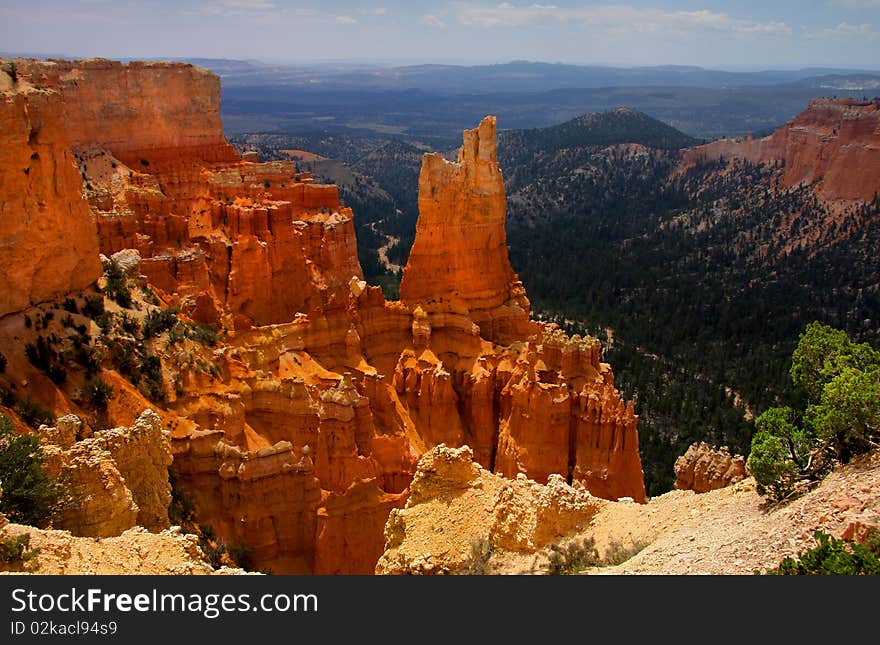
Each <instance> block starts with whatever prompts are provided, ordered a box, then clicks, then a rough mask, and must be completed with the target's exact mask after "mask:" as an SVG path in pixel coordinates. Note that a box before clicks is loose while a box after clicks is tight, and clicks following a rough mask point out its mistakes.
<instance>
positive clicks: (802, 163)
mask: <svg viewBox="0 0 880 645" xmlns="http://www.w3.org/2000/svg"><path fill="white" fill-rule="evenodd" d="M721 157H726V158H731V157H734V158H740V159H745V160H747V161H749V162H751V163H777V162H778V163H780V164H783V169H782V174H781V180H782V183H783V185H785V186H797V185H811V184H817V188H818V192H819V194H820V195H821V196H822V197H823V198H824V199H827V200H839V199H840V200H862V201H870V200H871V199H873V198H874V197H875V196H876V195H877V191H878V186H880V184H878V182H880V103H878V102H877V101H856V100H853V99H825V98H819V99H813V100H811V101H810V104H809V106H808V107H807V109H806V110H804V111H803V112H801V113H800V114H798V115H797V116H796V117H795V118H794V120H792V121H790V122H789V123H787V124H786V125H785V126H783V127H782V128H780V129H778V130H777V131H776V132H774V133H773V134H771V135H770V136H768V137H764V138H763V139H753V138H751V137H748V138H745V139H737V140H733V139H722V140H720V141H713V142H712V143H708V144H706V145H703V146H698V147H696V148H691V149H689V150H687V151H686V153H685V157H684V164H685V165H686V166H687V165H690V164H693V163H695V162H697V161H699V160H709V159H718V158H721ZM855 168H857V169H858V172H853V169H855Z"/></svg>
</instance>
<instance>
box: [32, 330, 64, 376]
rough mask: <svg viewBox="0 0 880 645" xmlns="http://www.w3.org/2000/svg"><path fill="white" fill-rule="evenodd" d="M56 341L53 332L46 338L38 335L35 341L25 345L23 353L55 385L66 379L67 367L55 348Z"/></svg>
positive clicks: (56, 338)
mask: <svg viewBox="0 0 880 645" xmlns="http://www.w3.org/2000/svg"><path fill="white" fill-rule="evenodd" d="M58 342H59V340H58V337H57V336H55V335H54V334H53V335H52V336H50V337H48V339H47V338H45V337H43V336H42V335H39V336H37V341H36V343H28V344H27V345H25V348H24V353H25V356H27V358H28V360H29V361H30V362H31V364H32V365H33V366H34V367H36V368H37V369H39V370H41V371H42V372H44V373H45V374H46V375H47V376H48V377H49V378H50V379H51V380H52V382H53V383H55V384H56V385H61V384H63V383H64V382H65V381H66V380H67V368H66V367H65V365H64V358H63V357H62V356H61V355H59V353H58V352H57V351H56V350H55V345H57V344H58Z"/></svg>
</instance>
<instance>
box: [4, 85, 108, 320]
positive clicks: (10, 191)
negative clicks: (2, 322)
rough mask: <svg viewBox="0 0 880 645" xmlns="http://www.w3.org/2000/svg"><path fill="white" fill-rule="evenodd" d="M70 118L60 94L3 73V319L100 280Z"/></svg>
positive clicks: (94, 242) (93, 228)
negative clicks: (74, 151) (71, 137)
mask: <svg viewBox="0 0 880 645" xmlns="http://www.w3.org/2000/svg"><path fill="white" fill-rule="evenodd" d="M4 80H5V83H4V82H2V81H4ZM65 116H66V109H65V104H64V98H63V96H62V95H61V94H60V93H59V92H57V91H55V90H53V89H50V88H45V87H33V86H32V85H30V84H29V83H26V82H25V81H24V80H21V79H20V78H17V79H16V81H15V82H12V78H11V77H10V76H9V75H8V74H7V73H6V72H5V71H2V70H0V191H2V197H0V256H2V262H0V316H4V315H6V314H8V313H12V312H16V311H21V310H22V309H25V308H26V307H28V306H30V305H32V304H35V303H38V302H44V301H47V300H51V299H54V298H58V297H60V296H63V295H64V294H67V293H69V292H72V291H78V290H80V289H84V288H85V287H87V286H88V285H89V284H91V283H93V282H94V281H95V280H97V279H98V276H99V275H101V265H100V263H99V262H98V239H97V236H96V235H95V222H94V219H93V217H92V214H91V212H90V211H89V206H88V204H87V203H86V201H85V200H84V199H83V197H82V179H81V177H80V173H79V171H78V169H77V167H76V164H75V162H74V158H73V155H72V153H71V150H70V132H69V130H68V129H67V127H66V121H65Z"/></svg>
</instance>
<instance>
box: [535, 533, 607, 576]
mask: <svg viewBox="0 0 880 645" xmlns="http://www.w3.org/2000/svg"><path fill="white" fill-rule="evenodd" d="M598 564H599V551H598V550H597V549H596V541H595V540H594V539H593V538H590V537H588V538H584V539H583V541H582V542H581V543H578V542H576V541H573V542H569V543H568V544H567V545H566V546H565V547H561V546H559V545H558V544H553V545H551V546H550V555H549V557H548V563H547V573H549V574H550V575H551V576H558V575H570V574H572V573H577V572H579V571H582V570H584V569H586V568H587V567H595V566H597V565H598Z"/></svg>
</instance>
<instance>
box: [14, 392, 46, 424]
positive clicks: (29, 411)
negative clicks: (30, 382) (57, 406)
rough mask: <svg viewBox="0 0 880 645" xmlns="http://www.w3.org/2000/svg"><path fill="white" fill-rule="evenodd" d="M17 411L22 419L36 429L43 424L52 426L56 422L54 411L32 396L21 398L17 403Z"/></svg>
mask: <svg viewBox="0 0 880 645" xmlns="http://www.w3.org/2000/svg"><path fill="white" fill-rule="evenodd" d="M15 412H16V413H17V414H18V416H20V417H21V419H22V421H24V422H25V423H26V424H28V425H29V426H30V427H32V428H34V429H35V430H36V429H37V428H39V427H40V425H41V424H45V425H47V426H50V425H52V424H53V423H55V417H54V416H53V415H52V413H51V412H49V410H47V409H46V408H44V407H43V406H42V405H40V404H39V403H37V402H36V401H33V400H32V399H31V398H30V397H27V398H24V399H20V400H19V401H18V402H17V403H16V404H15Z"/></svg>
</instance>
